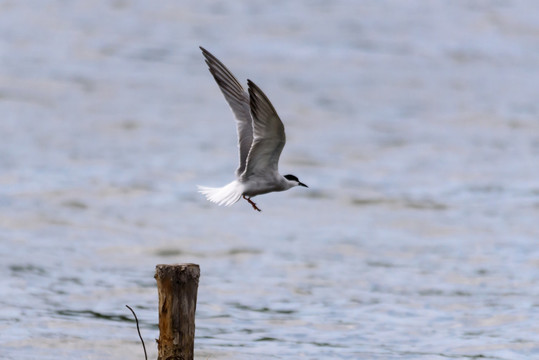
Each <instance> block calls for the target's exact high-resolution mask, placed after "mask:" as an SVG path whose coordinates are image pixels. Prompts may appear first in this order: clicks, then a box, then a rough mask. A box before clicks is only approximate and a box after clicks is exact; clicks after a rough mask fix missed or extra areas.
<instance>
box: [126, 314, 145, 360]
mask: <svg viewBox="0 0 539 360" xmlns="http://www.w3.org/2000/svg"><path fill="white" fill-rule="evenodd" d="M125 307H126V308H128V309H129V310H131V312H132V313H133V316H134V317H135V321H136V323H137V331H138V337H139V338H140V342H141V343H142V348H143V349H144V358H145V359H146V360H148V354H147V353H146V346H144V340H143V339H142V335H140V329H139V327H138V319H137V314H135V312H134V311H133V309H131V307H130V306H129V305H125Z"/></svg>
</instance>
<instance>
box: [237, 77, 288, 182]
mask: <svg viewBox="0 0 539 360" xmlns="http://www.w3.org/2000/svg"><path fill="white" fill-rule="evenodd" d="M247 84H248V90H249V103H250V107H251V116H252V118H253V145H252V146H251V150H250V151H249V155H248V156H247V165H246V167H245V171H244V172H243V174H242V175H241V179H242V180H246V179H248V178H249V177H250V176H252V175H255V174H256V175H262V174H265V173H268V172H274V173H275V174H277V173H278V168H279V157H280V156H281V152H282V151H283V148H284V145H285V143H286V136H285V132H284V125H283V122H282V121H281V119H280V118H279V115H277V111H275V108H274V107H273V105H272V104H271V102H270V101H269V99H268V97H267V96H266V95H265V94H264V93H263V92H262V90H260V88H259V87H258V86H257V85H256V84H255V83H253V82H252V81H251V80H247Z"/></svg>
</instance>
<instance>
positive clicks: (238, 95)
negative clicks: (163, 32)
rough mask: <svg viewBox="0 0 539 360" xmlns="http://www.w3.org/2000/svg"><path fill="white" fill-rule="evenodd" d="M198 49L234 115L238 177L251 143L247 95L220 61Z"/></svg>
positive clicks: (251, 131)
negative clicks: (237, 149) (238, 158)
mask: <svg viewBox="0 0 539 360" xmlns="http://www.w3.org/2000/svg"><path fill="white" fill-rule="evenodd" d="M200 50H202V54H203V55H204V58H205V59H206V64H207V65H208V68H209V70H210V73H211V74H212V75H213V78H214V79H215V81H216V82H217V85H219V88H220V89H221V92H222V93H223V95H224V97H225V99H226V101H227V102H228V105H229V106H230V108H231V109H232V112H233V113H234V115H235V117H236V127H237V133H238V148H239V155H240V164H239V166H238V169H237V170H236V176H238V177H239V176H240V174H242V173H243V172H244V171H245V167H246V163H247V156H248V154H249V151H250V149H251V145H252V143H253V120H252V118H251V114H250V104H249V95H248V94H247V92H246V91H245V90H244V89H243V87H242V86H241V84H240V83H239V82H238V80H237V79H236V78H235V77H234V75H232V73H231V72H230V71H229V70H228V69H227V67H226V66H225V65H223V63H222V62H220V61H219V60H218V59H217V58H216V57H215V56H213V55H212V54H211V53H210V52H209V51H208V50H206V49H204V48H203V47H202V46H201V47H200Z"/></svg>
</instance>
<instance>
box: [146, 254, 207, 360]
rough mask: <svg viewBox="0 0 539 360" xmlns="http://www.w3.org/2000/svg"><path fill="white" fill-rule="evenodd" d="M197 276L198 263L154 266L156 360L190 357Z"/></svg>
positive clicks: (175, 359) (190, 358) (193, 339)
mask: <svg viewBox="0 0 539 360" xmlns="http://www.w3.org/2000/svg"><path fill="white" fill-rule="evenodd" d="M199 277H200V268H199V266H198V265H197V264H177V265H157V266H156V267H155V279H156V280H157V291H158V293H159V340H157V349H158V357H157V360H193V356H194V348H195V311H196V306H197V291H198V279H199Z"/></svg>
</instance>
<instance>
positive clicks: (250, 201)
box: [243, 195, 262, 211]
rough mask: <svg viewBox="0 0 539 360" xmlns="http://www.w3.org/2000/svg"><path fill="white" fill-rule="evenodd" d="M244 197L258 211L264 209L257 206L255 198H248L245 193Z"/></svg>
mask: <svg viewBox="0 0 539 360" xmlns="http://www.w3.org/2000/svg"><path fill="white" fill-rule="evenodd" d="M243 198H244V199H245V200H247V201H248V202H249V204H251V206H252V207H253V209H255V210H256V211H262V210H260V209H259V208H258V206H256V204H255V203H254V202H253V200H251V198H250V197H249V198H247V197H245V195H243Z"/></svg>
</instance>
